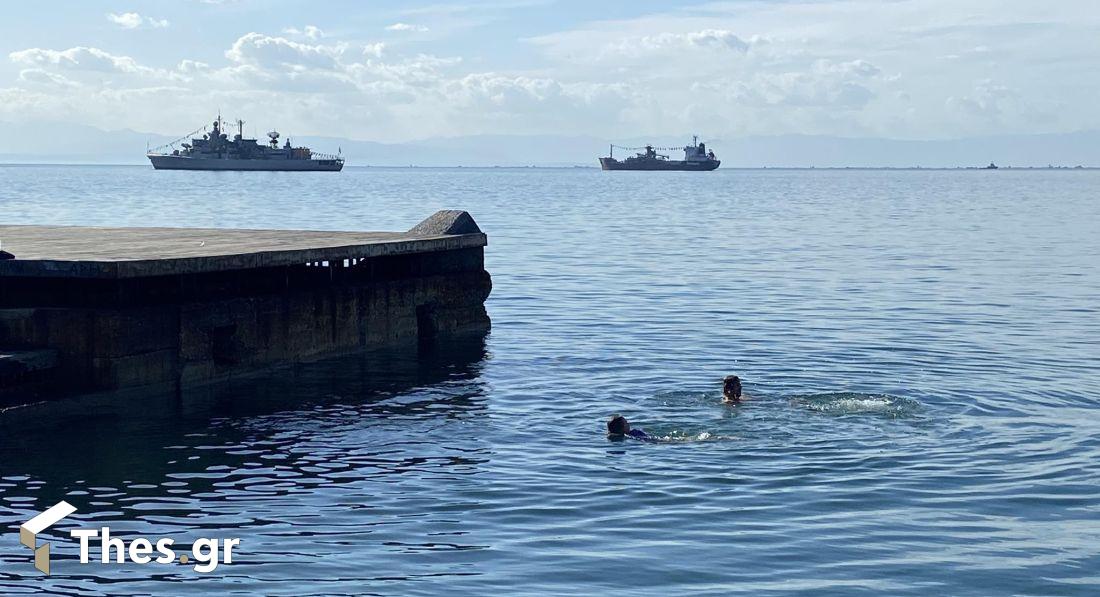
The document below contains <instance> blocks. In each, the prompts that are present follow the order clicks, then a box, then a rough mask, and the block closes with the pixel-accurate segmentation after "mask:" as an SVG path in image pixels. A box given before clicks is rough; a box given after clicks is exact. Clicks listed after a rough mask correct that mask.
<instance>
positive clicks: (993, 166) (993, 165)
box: [982, 162, 997, 170]
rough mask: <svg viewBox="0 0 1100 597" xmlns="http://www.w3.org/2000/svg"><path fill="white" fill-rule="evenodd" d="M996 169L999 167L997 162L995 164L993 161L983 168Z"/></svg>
mask: <svg viewBox="0 0 1100 597" xmlns="http://www.w3.org/2000/svg"><path fill="white" fill-rule="evenodd" d="M996 169H997V164H994V163H993V162H989V165H988V166H986V167H985V168H982V170H996Z"/></svg>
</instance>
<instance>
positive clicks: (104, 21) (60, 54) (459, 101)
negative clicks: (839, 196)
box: [0, 0, 1100, 143]
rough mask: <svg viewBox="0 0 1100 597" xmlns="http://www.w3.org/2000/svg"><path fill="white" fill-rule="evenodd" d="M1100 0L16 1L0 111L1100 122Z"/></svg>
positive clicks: (737, 122)
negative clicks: (579, 0) (676, 0)
mask: <svg viewBox="0 0 1100 597" xmlns="http://www.w3.org/2000/svg"><path fill="white" fill-rule="evenodd" d="M1098 105H1100V2H1096V0H1058V1H1056V2H1038V1H1035V0H966V1H961V2H960V1H959V0H893V1H889V0H886V1H884V0H812V1H811V0H775V1H767V0H756V1H730V2H704V3H697V2H683V3H678V2H671V1H666V2H652V1H648V0H634V1H630V2H614V1H602V2H591V1H587V2H578V1H556V2H555V1H552V0H487V1H482V2H456V3H441V2H416V1H409V0H406V1H386V0H383V1H359V2H356V1H322V0H318V1H311V2H302V1H301V0H295V1H283V0H267V1H261V0H174V1H167V0H156V1H154V0H147V1H134V0H131V1H128V2H126V1H80V2H76V1H71V2H61V1H48V2H37V3H31V2H7V1H5V2H4V19H3V20H2V21H0V121H7V122H20V123H36V122H50V123H66V124H69V123H72V124H82V125H90V126H95V127H99V128H102V129H105V130H118V129H132V130H135V131H141V132H146V133H157V134H163V135H173V136H176V135H178V136H183V135H186V134H187V133H190V132H191V131H193V130H195V129H197V128H199V127H201V126H203V125H204V124H207V123H209V121H210V120H212V119H213V117H214V116H215V115H216V114H217V113H218V111H219V110H220V111H221V113H222V115H223V116H225V117H227V118H233V119H235V118H242V119H244V120H245V121H246V123H247V124H246V128H248V129H249V132H250V131H251V130H256V129H258V130H260V132H261V134H262V131H264V130H270V129H272V128H278V129H279V130H281V131H284V132H290V133H292V134H297V135H320V136H332V137H346V138H352V139H361V140H371V141H380V142H386V143H395V142H404V141H410V140H417V139H426V138H434V137H456V136H466V135H484V134H494V135H495V134H515V135H588V136H596V137H601V138H606V139H609V140H616V139H624V138H637V137H640V136H646V135H654V136H668V135H677V136H684V135H690V134H692V133H698V134H701V135H704V136H707V137H712V138H713V137H724V138H730V137H743V136H751V135H785V134H807V135H834V136H845V137H887V138H897V139H947V138H957V137H963V136H980V135H995V134H1033V133H1035V134H1037V133H1060V132H1073V131H1080V130H1096V129H1100V110H1098V109H1097V106H1098Z"/></svg>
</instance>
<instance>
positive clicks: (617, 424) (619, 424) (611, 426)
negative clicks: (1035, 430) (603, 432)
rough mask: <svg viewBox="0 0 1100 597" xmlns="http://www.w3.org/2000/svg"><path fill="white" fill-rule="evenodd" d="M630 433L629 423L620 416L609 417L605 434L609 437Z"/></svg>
mask: <svg viewBox="0 0 1100 597" xmlns="http://www.w3.org/2000/svg"><path fill="white" fill-rule="evenodd" d="M627 433H630V423H627V422H626V417H624V416H622V415H611V418H610V419H608V420H607V434H608V435H611V436H618V435H626V434H627Z"/></svg>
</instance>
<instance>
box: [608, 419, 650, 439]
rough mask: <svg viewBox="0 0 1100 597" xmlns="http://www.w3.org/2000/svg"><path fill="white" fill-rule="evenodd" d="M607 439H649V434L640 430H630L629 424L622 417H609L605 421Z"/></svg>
mask: <svg viewBox="0 0 1100 597" xmlns="http://www.w3.org/2000/svg"><path fill="white" fill-rule="evenodd" d="M607 437H610V438H612V439H618V438H624V437H633V438H634V439H641V440H646V439H649V434H648V433H646V432H645V431H642V430H641V429H631V428H630V423H628V422H627V420H626V417H624V416H622V415H611V418H610V419H608V420H607Z"/></svg>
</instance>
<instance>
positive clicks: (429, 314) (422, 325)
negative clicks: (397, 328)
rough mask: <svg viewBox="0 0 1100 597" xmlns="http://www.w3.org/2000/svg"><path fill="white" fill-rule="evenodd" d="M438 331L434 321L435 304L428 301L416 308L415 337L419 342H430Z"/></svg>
mask: <svg viewBox="0 0 1100 597" xmlns="http://www.w3.org/2000/svg"><path fill="white" fill-rule="evenodd" d="M438 333H439V326H438V324H437V323H436V317H435V305H432V304H430V303H428V304H424V305H420V306H418V307H417V308H416V337H417V338H418V339H419V340H420V341H421V342H430V341H432V340H434V339H435V337H436V335H437V334H438Z"/></svg>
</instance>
